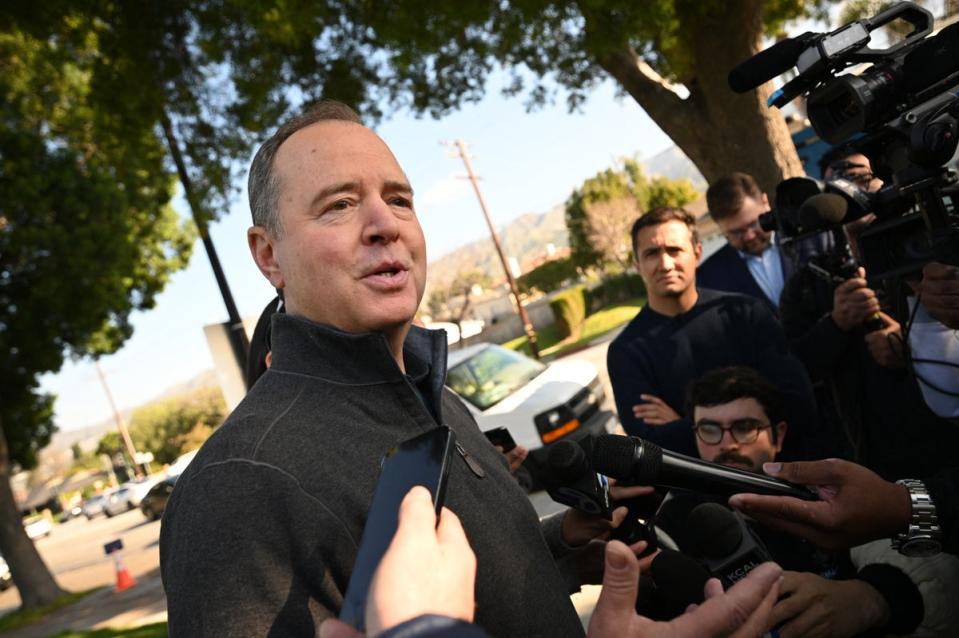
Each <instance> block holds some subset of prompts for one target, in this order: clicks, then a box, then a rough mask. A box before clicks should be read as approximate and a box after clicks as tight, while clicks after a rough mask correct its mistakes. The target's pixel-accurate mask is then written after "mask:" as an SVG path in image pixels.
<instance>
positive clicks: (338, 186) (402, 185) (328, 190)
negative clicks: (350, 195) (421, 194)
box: [310, 180, 413, 208]
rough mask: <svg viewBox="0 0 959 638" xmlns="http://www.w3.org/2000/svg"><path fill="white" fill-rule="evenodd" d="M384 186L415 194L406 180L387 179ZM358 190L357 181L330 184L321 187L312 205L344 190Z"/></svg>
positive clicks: (358, 184) (390, 189) (388, 188)
mask: <svg viewBox="0 0 959 638" xmlns="http://www.w3.org/2000/svg"><path fill="white" fill-rule="evenodd" d="M383 186H384V188H385V189H386V190H388V191H399V192H402V193H409V195H410V196H412V195H413V187H412V186H410V185H409V184H407V183H406V182H401V181H398V180H387V181H386V182H385V183H384V184H383ZM357 190H360V183H359V182H357V181H345V182H337V183H335V184H330V185H329V186H327V187H325V188H323V189H320V192H318V193H317V194H316V195H314V196H313V201H311V202H310V207H311V208H312V207H313V206H316V205H317V204H319V203H320V202H322V201H323V200H324V199H326V198H327V197H329V196H330V195H335V194H336V193H342V192H344V191H357Z"/></svg>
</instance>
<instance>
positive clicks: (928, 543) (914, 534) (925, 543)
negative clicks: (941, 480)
mask: <svg viewBox="0 0 959 638" xmlns="http://www.w3.org/2000/svg"><path fill="white" fill-rule="evenodd" d="M896 483H898V484H899V485H905V486H906V489H907V490H909V501H910V502H911V503H912V516H911V517H910V519H909V528H908V529H907V530H906V531H905V532H900V533H898V534H896V535H895V536H893V538H892V547H893V549H895V550H898V552H899V553H900V554H902V555H903V556H909V557H923V556H932V555H934V554H938V553H939V552H940V551H941V550H942V530H941V529H940V528H939V517H938V516H936V504H935V503H933V502H932V497H930V496H929V491H928V490H926V486H925V485H923V483H922V481H918V480H916V479H902V480H901V481H896Z"/></svg>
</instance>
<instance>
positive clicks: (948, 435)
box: [780, 151, 959, 480]
mask: <svg viewBox="0 0 959 638" xmlns="http://www.w3.org/2000/svg"><path fill="white" fill-rule="evenodd" d="M826 177H827V179H828V178H831V177H843V178H845V179H847V180H849V181H853V182H854V183H856V184H858V185H860V186H864V187H866V188H868V189H876V188H879V187H880V186H881V185H882V182H881V181H880V180H878V179H876V178H875V176H874V175H873V174H872V169H871V166H870V164H869V160H868V158H866V157H865V156H864V155H862V154H861V153H858V152H854V151H839V152H837V154H836V155H834V156H833V157H832V158H827V166H826ZM863 219H864V220H865V221H863V220H856V221H855V222H852V223H851V224H847V225H846V226H845V227H844V228H843V232H844V233H845V238H846V240H847V241H848V247H849V252H850V253H851V254H852V255H853V256H854V255H856V254H857V253H858V246H857V236H858V233H859V232H861V231H862V230H863V229H864V228H865V227H866V226H867V225H868V224H869V222H870V220H869V219H868V216H866V218H863ZM840 248H841V249H844V247H840ZM849 257H850V255H848V254H845V255H843V254H839V253H837V254H836V255H834V256H833V257H832V258H831V259H832V262H830V263H835V262H839V261H844V262H845V263H844V265H845V264H848V263H852V262H850V261H849ZM822 271H823V269H822V268H820V269H819V270H818V271H817V270H816V265H815V264H813V265H812V266H808V265H807V266H806V267H805V268H802V269H801V270H799V271H797V272H796V273H795V274H794V275H793V276H792V277H791V278H790V280H789V281H788V282H787V284H786V287H785V289H784V291H783V296H782V299H781V302H780V318H781V320H782V325H783V330H784V331H785V333H786V337H787V339H788V340H789V343H790V346H791V348H792V349H793V351H794V352H795V353H796V354H797V356H798V357H799V358H800V359H801V360H802V362H803V364H804V365H805V366H806V369H807V371H808V372H809V375H810V377H812V379H813V381H814V382H816V383H822V384H823V385H824V386H825V387H826V388H828V392H821V393H820V394H819V398H820V399H826V400H831V403H832V405H833V406H834V409H835V413H836V415H837V416H838V419H834V420H835V421H838V424H839V425H838V426H837V427H841V428H842V429H843V430H844V432H845V435H846V439H847V446H848V450H847V452H846V454H844V456H849V457H851V458H852V459H853V460H855V461H857V462H859V463H862V464H864V465H866V466H868V467H870V468H871V469H873V470H874V471H876V472H877V473H879V474H880V475H881V476H882V477H883V478H886V479H890V480H895V479H898V478H903V477H907V476H917V477H920V478H923V477H925V476H927V475H928V473H930V472H934V471H936V470H938V469H940V468H943V467H948V466H949V465H950V464H952V463H953V462H954V461H953V458H952V456H953V451H954V450H955V449H957V447H959V428H956V427H955V426H954V425H952V424H950V423H948V422H946V421H945V420H944V419H942V418H941V417H939V416H937V415H936V414H935V413H933V412H932V410H930V408H929V407H928V406H927V404H926V401H925V400H924V398H923V396H922V392H921V391H920V388H919V385H918V384H917V382H916V380H915V379H914V378H913V376H912V374H911V372H910V370H909V369H908V367H907V366H906V364H905V359H904V348H903V336H902V328H901V326H900V323H899V322H898V321H896V320H895V319H894V318H893V316H894V315H895V314H896V313H895V312H893V310H892V309H891V307H890V306H889V305H888V304H886V305H884V304H883V303H882V301H881V299H880V296H879V295H878V294H877V293H876V291H874V290H873V289H872V288H870V287H869V284H868V283H867V281H866V272H865V271H864V270H863V269H862V268H858V269H857V270H856V271H855V274H854V276H852V277H849V278H847V279H845V280H844V281H843V280H842V278H841V277H839V276H837V273H836V272H829V273H828V275H829V276H828V277H824V276H823V274H822ZM844 274H848V273H844ZM837 281H840V282H841V283H837ZM897 301H899V303H901V304H903V305H904V303H903V301H902V300H897ZM902 314H904V313H902ZM825 402H826V401H823V403H825Z"/></svg>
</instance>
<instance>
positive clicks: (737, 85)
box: [728, 31, 817, 93]
mask: <svg viewBox="0 0 959 638" xmlns="http://www.w3.org/2000/svg"><path fill="white" fill-rule="evenodd" d="M816 35H817V34H814V33H810V32H808V31H807V32H806V33H803V34H802V35H799V36H796V37H795V38H786V39H784V40H780V41H779V42H777V43H776V44H774V45H772V46H771V47H769V48H768V49H766V50H764V51H760V52H759V53H757V54H756V55H754V56H753V57H751V58H749V59H748V60H746V61H745V62H740V63H739V64H738V65H736V66H735V67H733V70H732V71H730V72H729V77H728V81H729V88H731V89H732V90H733V91H735V92H736V93H746V92H747V91H751V90H753V89H755V88H756V87H757V86H760V85H761V84H765V83H766V82H768V81H769V80H771V79H773V78H774V77H776V76H778V75H782V74H783V73H785V72H786V71H788V70H789V69H791V68H793V67H794V66H796V61H797V60H798V59H799V55H800V54H801V53H802V52H803V51H805V50H806V48H807V47H808V44H809V42H810V40H812V39H813V38H814V37H815V36H816Z"/></svg>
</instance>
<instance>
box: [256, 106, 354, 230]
mask: <svg viewBox="0 0 959 638" xmlns="http://www.w3.org/2000/svg"><path fill="white" fill-rule="evenodd" d="M324 121H340V122H353V123H355V124H360V125H362V124H363V122H362V120H360V116H359V115H357V114H356V111H354V110H353V109H351V108H350V107H348V106H347V105H346V104H343V103H342V102H336V101H333V100H323V101H321V102H317V103H316V104H314V105H313V106H311V107H310V108H308V109H307V110H306V111H304V112H303V113H302V114H300V115H297V116H296V117H294V118H293V119H292V120H290V121H289V122H287V123H286V124H284V125H283V126H281V127H280V128H279V129H278V130H277V131H276V133H274V134H273V137H271V138H270V139H268V140H267V141H265V142H264V143H263V146H261V147H260V150H258V151H257V152H256V156H255V157H254V158H253V163H252V164H251V165H250V178H249V183H248V185H247V191H248V192H249V195H250V212H251V213H252V214H253V225H254V226H263V227H264V228H266V230H267V231H269V233H270V234H271V235H273V236H274V237H277V236H279V234H280V232H281V230H282V226H281V225H280V214H279V210H278V208H279V205H280V178H279V177H278V176H277V175H276V173H275V172H274V171H273V163H274V162H275V161H276V153H277V151H279V149H280V145H282V144H283V142H285V141H286V140H287V138H289V137H290V136H291V135H293V134H294V133H296V132H297V131H299V130H300V129H303V128H306V127H307V126H310V125H312V124H316V123H317V122H324Z"/></svg>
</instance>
